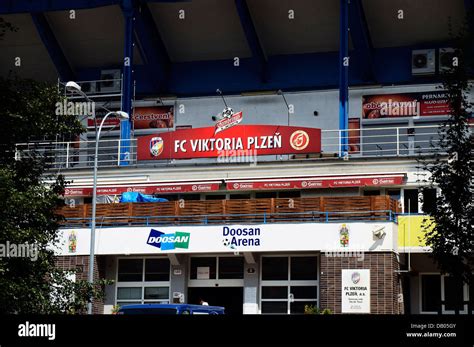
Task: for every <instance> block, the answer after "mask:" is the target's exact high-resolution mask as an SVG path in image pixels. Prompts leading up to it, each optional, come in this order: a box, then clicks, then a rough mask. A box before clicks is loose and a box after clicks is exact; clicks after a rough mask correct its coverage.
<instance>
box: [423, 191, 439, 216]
mask: <svg viewBox="0 0 474 347" xmlns="http://www.w3.org/2000/svg"><path fill="white" fill-rule="evenodd" d="M435 206H436V189H434V188H431V189H430V188H427V189H423V212H426V213H429V212H430V211H432V210H433V208H434V207H435Z"/></svg>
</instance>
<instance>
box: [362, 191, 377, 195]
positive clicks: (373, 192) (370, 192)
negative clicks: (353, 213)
mask: <svg viewBox="0 0 474 347" xmlns="http://www.w3.org/2000/svg"><path fill="white" fill-rule="evenodd" d="M376 195H380V190H364V196H376Z"/></svg>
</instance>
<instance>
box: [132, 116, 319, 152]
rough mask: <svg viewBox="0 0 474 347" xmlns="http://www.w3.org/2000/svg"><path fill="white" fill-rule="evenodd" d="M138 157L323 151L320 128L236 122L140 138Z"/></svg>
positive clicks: (138, 141)
mask: <svg viewBox="0 0 474 347" xmlns="http://www.w3.org/2000/svg"><path fill="white" fill-rule="evenodd" d="M137 146H138V148H137V158H138V160H164V159H194V158H218V157H222V156H236V155H237V156H238V155H248V153H251V154H252V155H257V156H258V155H277V154H294V153H320V152H321V129H317V128H304V127H294V126H280V125H236V126H233V127H232V128H229V129H226V131H222V132H219V133H217V134H215V127H206V128H194V129H182V130H176V131H171V132H164V133H159V134H156V135H149V136H142V137H139V138H138V140H137Z"/></svg>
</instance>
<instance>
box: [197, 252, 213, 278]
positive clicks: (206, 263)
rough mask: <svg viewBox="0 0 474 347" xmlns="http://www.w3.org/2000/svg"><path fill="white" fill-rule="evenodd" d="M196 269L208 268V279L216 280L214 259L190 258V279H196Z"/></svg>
mask: <svg viewBox="0 0 474 347" xmlns="http://www.w3.org/2000/svg"><path fill="white" fill-rule="evenodd" d="M198 267H208V268H209V279H215V278H216V257H194V258H191V279H192V280H195V279H197V270H198Z"/></svg>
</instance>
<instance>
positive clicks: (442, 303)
mask: <svg viewBox="0 0 474 347" xmlns="http://www.w3.org/2000/svg"><path fill="white" fill-rule="evenodd" d="M420 278H421V289H420V292H421V313H438V312H440V311H441V313H443V314H455V313H460V314H467V313H468V309H469V307H468V304H467V302H468V299H469V301H471V303H472V301H473V298H474V296H473V295H474V293H473V292H474V286H469V285H467V284H466V283H462V282H461V281H456V280H455V279H454V278H453V277H450V276H447V275H439V274H429V275H428V274H426V275H421V276H420ZM468 295H469V297H468ZM471 305H472V304H471ZM473 312H474V311H473Z"/></svg>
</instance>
